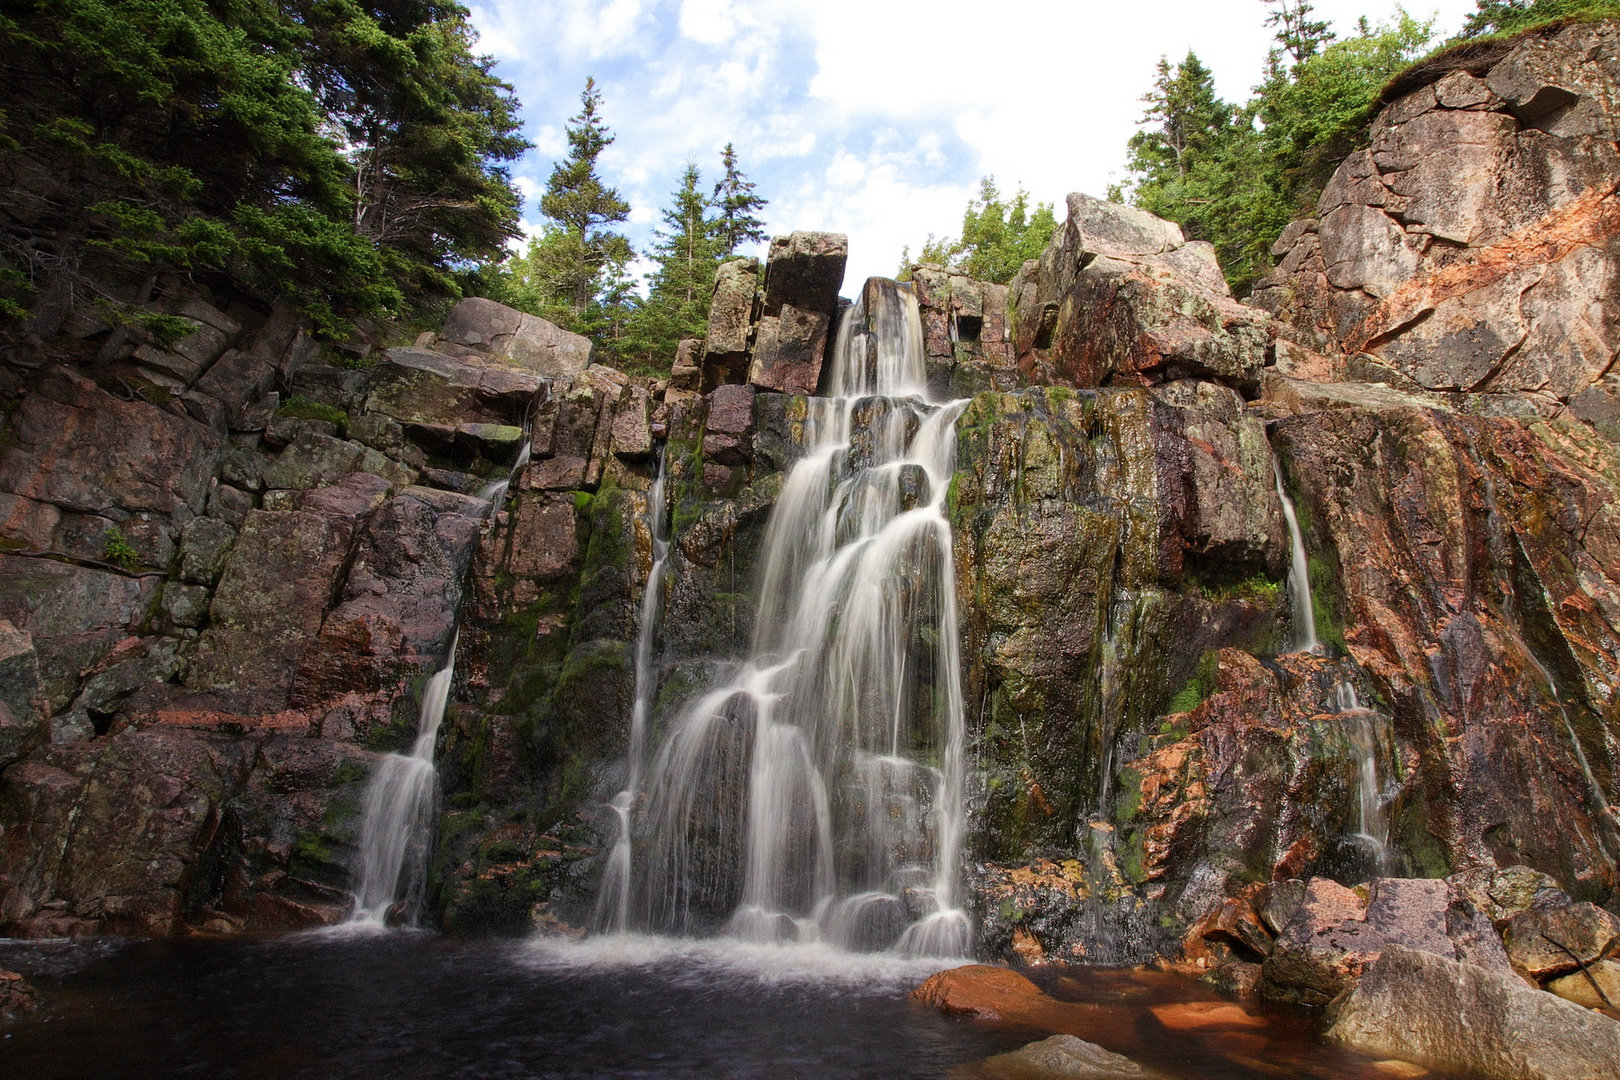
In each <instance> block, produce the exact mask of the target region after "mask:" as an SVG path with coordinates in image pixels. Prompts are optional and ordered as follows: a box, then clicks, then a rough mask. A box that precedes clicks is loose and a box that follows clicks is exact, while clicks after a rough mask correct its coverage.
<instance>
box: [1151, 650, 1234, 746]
mask: <svg viewBox="0 0 1620 1080" xmlns="http://www.w3.org/2000/svg"><path fill="white" fill-rule="evenodd" d="M1218 660H1219V658H1218V656H1217V654H1216V653H1214V652H1206V653H1205V654H1204V655H1203V656H1201V657H1199V659H1198V666H1197V667H1196V668H1195V669H1193V675H1192V678H1190V679H1188V680H1187V685H1186V686H1183V687H1182V688H1181V689H1180V690H1178V691H1176V695H1175V696H1174V697H1172V698H1171V699H1170V704H1169V705H1168V706H1166V708H1167V710H1168V711H1169V712H1172V713H1185V712H1192V711H1193V710H1194V709H1196V708H1198V706H1200V705H1202V704H1203V703H1204V699H1205V698H1207V697H1209V695H1210V694H1213V693H1214V692H1215V671H1216V668H1217V666H1218ZM1160 730H1161V731H1163V730H1164V728H1161V729H1160Z"/></svg>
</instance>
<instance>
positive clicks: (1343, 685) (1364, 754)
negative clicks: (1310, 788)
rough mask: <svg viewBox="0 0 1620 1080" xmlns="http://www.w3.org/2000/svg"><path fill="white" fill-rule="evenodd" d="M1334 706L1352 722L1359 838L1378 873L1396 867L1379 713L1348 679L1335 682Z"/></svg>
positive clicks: (1351, 733) (1359, 842)
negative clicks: (1381, 776) (1382, 775)
mask: <svg viewBox="0 0 1620 1080" xmlns="http://www.w3.org/2000/svg"><path fill="white" fill-rule="evenodd" d="M1333 701H1334V706H1335V707H1336V708H1337V709H1338V711H1339V715H1341V716H1343V717H1344V718H1345V722H1346V723H1347V724H1348V725H1349V732H1350V745H1351V746H1352V747H1353V748H1354V749H1355V752H1356V801H1357V809H1358V811H1359V813H1358V818H1359V821H1358V829H1357V831H1356V834H1355V839H1356V842H1357V843H1358V844H1359V845H1360V846H1361V847H1362V848H1363V849H1365V850H1366V851H1367V853H1368V855H1369V856H1370V857H1371V859H1372V862H1373V870H1374V872H1376V873H1378V874H1388V873H1389V872H1390V871H1391V870H1392V869H1393V867H1394V852H1393V851H1391V850H1390V846H1389V821H1388V819H1387V818H1386V816H1385V814H1384V789H1383V785H1382V784H1380V783H1379V782H1378V728H1377V726H1376V721H1377V719H1378V717H1377V714H1376V713H1374V712H1373V711H1372V710H1371V709H1368V708H1366V707H1364V706H1363V705H1362V704H1361V699H1360V698H1358V697H1357V696H1356V688H1355V687H1354V686H1352V685H1350V682H1349V681H1348V680H1347V679H1340V680H1339V681H1338V682H1336V683H1334V684H1333Z"/></svg>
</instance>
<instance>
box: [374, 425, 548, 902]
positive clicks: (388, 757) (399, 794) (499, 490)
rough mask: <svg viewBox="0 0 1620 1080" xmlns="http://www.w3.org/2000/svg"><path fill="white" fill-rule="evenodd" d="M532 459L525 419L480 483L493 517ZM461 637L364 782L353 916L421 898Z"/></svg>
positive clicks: (455, 638)
mask: <svg viewBox="0 0 1620 1080" xmlns="http://www.w3.org/2000/svg"><path fill="white" fill-rule="evenodd" d="M528 463H529V433H528V423H527V422H525V423H524V433H523V443H522V445H521V446H520V447H519V448H518V454H517V460H516V461H515V462H513V464H512V469H511V471H510V472H508V473H507V475H506V478H505V479H502V480H492V481H490V482H489V483H487V484H485V485H484V486H483V487H482V488H481V489H479V492H478V497H479V498H481V499H484V500H486V501H487V502H488V503H489V511H488V516H489V517H490V518H493V517H494V516H495V515H496V514H498V513H500V510H501V503H502V502H503V501H504V500H505V498H506V492H507V490H508V489H509V488H510V487H511V486H512V481H513V480H514V479H515V478H516V477H517V475H518V473H520V472H522V471H523V467H524V466H525V465H527V464H528ZM459 640H460V634H459V632H458V633H457V634H456V635H454V636H452V637H451V639H450V651H449V653H448V654H446V657H445V662H444V667H442V668H440V669H439V670H438V671H437V672H435V673H434V675H433V677H432V678H431V679H429V680H428V684H427V686H426V687H425V688H424V689H423V690H422V705H421V708H420V710H419V712H418V714H417V717H418V718H417V725H416V743H415V744H414V745H413V746H412V747H411V752H410V753H409V754H385V755H383V759H382V761H381V762H379V763H378V765H377V771H376V772H374V773H372V775H371V782H370V783H369V784H367V785H366V793H365V796H364V797H363V798H362V799H361V802H360V887H359V888H358V889H356V890H355V894H354V913H353V914H352V915H350V916H349V921H350V922H351V923H366V924H371V925H375V926H383V925H386V923H387V922H388V920H389V912H390V911H393V910H394V909H395V908H396V907H398V906H399V905H400V904H401V902H403V903H404V910H405V912H406V915H407V917H414V914H415V912H416V910H417V909H418V908H419V907H420V906H421V905H420V901H421V899H422V896H421V893H422V889H423V887H424V886H425V885H426V883H427V857H428V849H429V847H430V846H431V842H432V837H433V825H434V821H435V818H436V811H437V809H438V797H439V774H438V771H437V770H436V769H435V768H434V766H433V752H434V748H435V747H436V745H437V744H438V740H439V725H440V724H441V723H443V722H444V710H445V707H446V705H448V704H449V701H450V684H451V683H452V682H453V681H454V680H455V674H456V644H457V642H458V641H459Z"/></svg>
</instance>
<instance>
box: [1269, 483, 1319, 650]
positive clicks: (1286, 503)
mask: <svg viewBox="0 0 1620 1080" xmlns="http://www.w3.org/2000/svg"><path fill="white" fill-rule="evenodd" d="M1271 471H1272V474H1273V475H1274V476H1275V477H1276V479H1277V498H1278V499H1280V500H1282V509H1283V518H1284V520H1286V521H1287V522H1288V540H1289V543H1290V545H1291V546H1292V559H1291V560H1290V562H1289V565H1288V596H1289V598H1290V600H1292V602H1293V606H1294V643H1293V647H1294V651H1295V652H1315V651H1316V650H1317V647H1318V644H1319V643H1318V642H1317V640H1316V609H1315V608H1314V607H1313V606H1312V604H1311V568H1310V563H1309V562H1308V561H1307V560H1306V558H1305V539H1304V537H1302V536H1301V535H1300V532H1299V518H1298V517H1297V516H1296V515H1295V513H1294V500H1292V499H1290V498H1289V497H1288V490H1287V489H1286V488H1284V487H1283V475H1282V464H1281V463H1280V462H1279V461H1278V460H1277V457H1276V455H1275V454H1273V455H1272V457H1271Z"/></svg>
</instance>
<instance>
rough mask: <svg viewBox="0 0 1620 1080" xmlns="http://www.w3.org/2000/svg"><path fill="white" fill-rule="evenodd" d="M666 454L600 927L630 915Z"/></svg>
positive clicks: (620, 924)
mask: <svg viewBox="0 0 1620 1080" xmlns="http://www.w3.org/2000/svg"><path fill="white" fill-rule="evenodd" d="M665 464H666V459H665V457H664V455H663V454H660V455H659V457H658V478H657V479H656V480H654V481H653V486H652V489H651V490H650V491H649V492H648V493H647V533H648V535H649V536H650V537H651V538H652V569H650V570H649V571H648V572H647V584H646V587H645V588H644V589H643V590H642V594H641V611H640V614H639V623H638V626H637V632H636V688H635V703H634V705H633V706H632V710H631V714H630V753H629V755H628V757H627V759H626V769H627V772H628V777H627V779H626V783H625V786H624V790H623V791H621V792H619V794H618V795H617V796H615V797H614V799H613V802H612V803H611V804H610V805H611V806H612V807H613V812H614V814H615V815H616V816H617V817H618V825H619V833H618V836H617V837H616V838H615V839H614V843H613V850H612V852H610V853H609V855H608V863H607V869H606V870H605V871H604V872H603V875H602V890H601V892H600V893H599V894H598V896H597V903H596V925H597V928H598V929H600V930H609V931H613V930H624V929H625V928H626V926H627V925H628V921H629V915H630V870H631V867H630V836H631V810H632V809H633V807H634V803H635V798H636V793H637V792H639V791H640V790H641V773H642V765H643V762H644V759H645V758H646V753H647V750H646V746H647V719H648V717H649V716H651V714H652V705H653V697H654V696H655V695H656V694H657V692H658V671H657V666H656V663H655V660H656V657H655V655H654V643H655V640H656V638H657V634H658V621H659V615H660V613H661V611H662V607H663V598H664V565H665V563H666V562H667V561H668V559H669V507H668V505H667V501H666V497H665V484H666V481H667V474H666V472H665Z"/></svg>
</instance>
